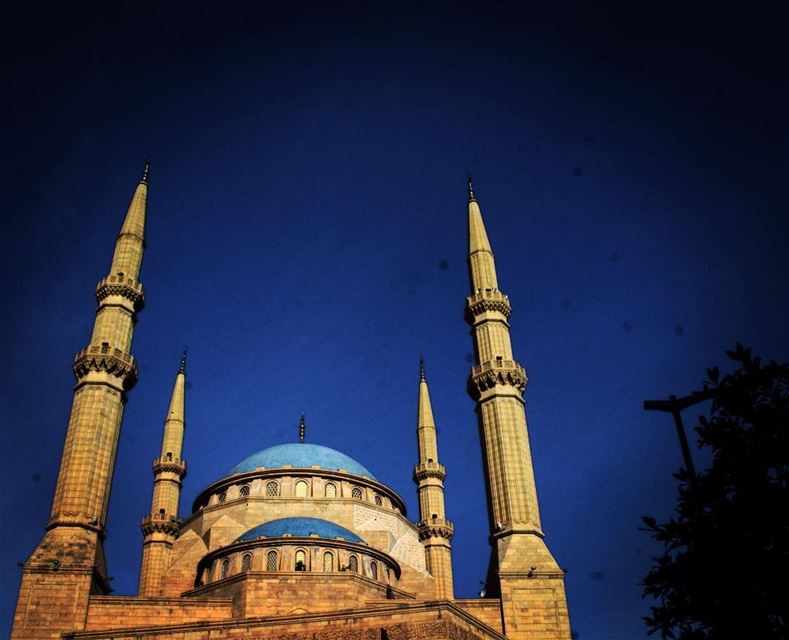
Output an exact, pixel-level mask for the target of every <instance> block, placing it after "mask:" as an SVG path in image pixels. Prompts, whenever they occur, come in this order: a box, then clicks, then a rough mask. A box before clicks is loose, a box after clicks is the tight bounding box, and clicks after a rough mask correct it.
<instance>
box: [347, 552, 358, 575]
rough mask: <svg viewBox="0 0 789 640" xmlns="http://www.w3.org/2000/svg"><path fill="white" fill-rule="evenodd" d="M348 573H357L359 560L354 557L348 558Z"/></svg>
mask: <svg viewBox="0 0 789 640" xmlns="http://www.w3.org/2000/svg"><path fill="white" fill-rule="evenodd" d="M348 571H353V572H354V573H359V559H358V558H357V557H356V556H350V557H349V558H348Z"/></svg>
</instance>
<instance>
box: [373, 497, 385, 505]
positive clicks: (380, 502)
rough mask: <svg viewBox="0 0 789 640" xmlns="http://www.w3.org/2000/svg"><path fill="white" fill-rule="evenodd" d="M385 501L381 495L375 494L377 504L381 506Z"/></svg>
mask: <svg viewBox="0 0 789 640" xmlns="http://www.w3.org/2000/svg"><path fill="white" fill-rule="evenodd" d="M383 503H384V501H383V500H381V496H375V504H377V505H378V506H379V507H380V506H381V505H382V504H383Z"/></svg>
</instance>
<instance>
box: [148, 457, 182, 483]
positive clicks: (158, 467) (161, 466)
mask: <svg viewBox="0 0 789 640" xmlns="http://www.w3.org/2000/svg"><path fill="white" fill-rule="evenodd" d="M151 466H152V468H153V474H154V475H158V474H160V473H175V474H178V476H179V477H180V478H183V477H184V476H185V475H186V460H182V459H181V458H169V457H167V456H161V457H160V458H156V459H154V461H153V464H152V465H151Z"/></svg>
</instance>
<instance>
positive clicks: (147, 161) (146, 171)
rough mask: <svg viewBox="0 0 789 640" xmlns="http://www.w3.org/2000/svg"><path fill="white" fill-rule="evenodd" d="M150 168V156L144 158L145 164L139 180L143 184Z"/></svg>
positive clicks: (146, 180) (146, 182) (145, 182)
mask: <svg viewBox="0 0 789 640" xmlns="http://www.w3.org/2000/svg"><path fill="white" fill-rule="evenodd" d="M150 170H151V156H148V157H147V158H145V166H144V167H143V170H142V178H140V182H142V183H143V184H148V172H149V171H150Z"/></svg>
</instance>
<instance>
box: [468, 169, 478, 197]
mask: <svg viewBox="0 0 789 640" xmlns="http://www.w3.org/2000/svg"><path fill="white" fill-rule="evenodd" d="M466 176H467V177H466V184H467V186H468V201H469V202H476V201H477V199H476V198H475V197H474V185H473V184H472V182H471V172H469V173H468V174H466Z"/></svg>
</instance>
